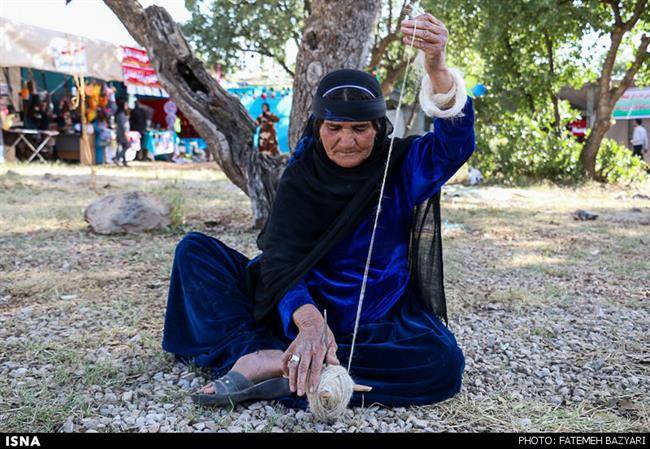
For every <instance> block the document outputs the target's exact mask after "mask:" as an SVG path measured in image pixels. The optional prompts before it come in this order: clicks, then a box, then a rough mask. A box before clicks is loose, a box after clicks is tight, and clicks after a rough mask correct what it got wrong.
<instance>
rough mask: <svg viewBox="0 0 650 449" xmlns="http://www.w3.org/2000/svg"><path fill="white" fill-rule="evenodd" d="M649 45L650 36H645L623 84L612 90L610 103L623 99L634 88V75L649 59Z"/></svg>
mask: <svg viewBox="0 0 650 449" xmlns="http://www.w3.org/2000/svg"><path fill="white" fill-rule="evenodd" d="M649 44H650V36H648V35H647V34H644V35H643V37H642V38H641V43H640V44H639V48H637V50H636V56H635V58H634V62H633V63H632V65H631V66H630V67H628V69H627V71H626V72H625V76H624V77H623V80H622V81H621V84H620V85H619V86H618V87H617V88H615V89H611V91H610V101H612V102H614V103H615V102H616V101H618V99H619V98H621V96H623V94H624V93H625V91H626V90H627V89H628V88H629V87H630V86H632V81H633V80H634V75H636V73H637V72H638V71H639V69H640V68H641V64H643V62H644V61H645V60H647V59H648V45H649Z"/></svg>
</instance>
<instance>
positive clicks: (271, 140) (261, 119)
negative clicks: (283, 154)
mask: <svg viewBox="0 0 650 449" xmlns="http://www.w3.org/2000/svg"><path fill="white" fill-rule="evenodd" d="M279 121H280V119H279V118H278V116H277V115H274V114H272V113H271V108H270V106H269V104H268V103H264V104H262V113H261V114H260V115H259V116H258V117H257V119H256V120H255V124H256V125H257V126H259V127H260V142H259V150H260V151H268V152H269V153H271V156H277V155H278V154H280V152H279V151H278V139H277V138H276V136H275V125H274V123H277V122H279Z"/></svg>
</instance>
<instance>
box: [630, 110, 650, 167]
mask: <svg viewBox="0 0 650 449" xmlns="http://www.w3.org/2000/svg"><path fill="white" fill-rule="evenodd" d="M634 121H635V122H636V126H635V127H634V132H633V134H632V140H630V143H631V144H632V152H633V153H634V155H635V156H637V157H639V158H641V160H643V150H644V149H645V150H648V149H649V148H650V144H649V143H648V131H646V129H645V128H644V127H643V126H642V124H643V120H641V119H640V118H637V119H635V120H634Z"/></svg>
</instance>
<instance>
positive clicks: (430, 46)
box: [402, 37, 444, 53]
mask: <svg viewBox="0 0 650 449" xmlns="http://www.w3.org/2000/svg"><path fill="white" fill-rule="evenodd" d="M402 42H404V43H405V44H407V45H411V43H412V44H413V47H415V48H417V49H419V50H422V51H424V52H425V53H426V52H432V51H440V50H442V49H443V48H444V45H443V44H442V42H436V43H431V42H428V41H423V40H422V39H415V40H412V39H411V38H409V37H404V38H403V39H402Z"/></svg>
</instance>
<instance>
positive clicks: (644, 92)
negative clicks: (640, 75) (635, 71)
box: [612, 87, 650, 119]
mask: <svg viewBox="0 0 650 449" xmlns="http://www.w3.org/2000/svg"><path fill="white" fill-rule="evenodd" d="M612 116H613V117H614V118H617V119H635V118H648V117H650V87H635V88H631V89H628V90H626V91H625V93H624V94H623V96H622V97H621V98H620V99H619V100H618V101H617V102H616V106H614V112H613V113H612Z"/></svg>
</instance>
